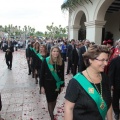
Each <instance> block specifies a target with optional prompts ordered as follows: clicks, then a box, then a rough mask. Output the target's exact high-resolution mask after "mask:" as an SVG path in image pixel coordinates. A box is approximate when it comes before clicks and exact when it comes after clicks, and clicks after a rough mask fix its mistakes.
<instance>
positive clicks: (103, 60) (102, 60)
mask: <svg viewBox="0 0 120 120" xmlns="http://www.w3.org/2000/svg"><path fill="white" fill-rule="evenodd" d="M95 60H98V61H101V62H108V60H105V59H98V58H95Z"/></svg>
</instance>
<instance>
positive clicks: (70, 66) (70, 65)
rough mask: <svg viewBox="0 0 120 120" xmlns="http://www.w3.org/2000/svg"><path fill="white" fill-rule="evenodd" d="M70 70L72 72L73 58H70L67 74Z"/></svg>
mask: <svg viewBox="0 0 120 120" xmlns="http://www.w3.org/2000/svg"><path fill="white" fill-rule="evenodd" d="M70 70H71V73H72V61H71V59H69V58H68V65H67V74H69V73H70Z"/></svg>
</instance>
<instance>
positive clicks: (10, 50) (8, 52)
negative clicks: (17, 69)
mask: <svg viewBox="0 0 120 120" xmlns="http://www.w3.org/2000/svg"><path fill="white" fill-rule="evenodd" d="M5 52H6V53H5V58H6V59H7V60H11V59H12V53H13V52H14V48H13V46H9V47H8V46H7V49H6V51H5Z"/></svg>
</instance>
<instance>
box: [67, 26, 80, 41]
mask: <svg viewBox="0 0 120 120" xmlns="http://www.w3.org/2000/svg"><path fill="white" fill-rule="evenodd" d="M79 29H80V25H77V26H76V25H73V26H70V30H69V39H70V40H71V39H75V40H78V31H79Z"/></svg>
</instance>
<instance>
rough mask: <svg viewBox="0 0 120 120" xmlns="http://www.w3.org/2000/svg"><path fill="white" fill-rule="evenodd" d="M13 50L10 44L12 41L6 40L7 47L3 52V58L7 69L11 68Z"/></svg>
mask: <svg viewBox="0 0 120 120" xmlns="http://www.w3.org/2000/svg"><path fill="white" fill-rule="evenodd" d="M13 52H14V47H13V46H12V42H11V41H8V44H7V49H6V53H5V58H6V64H7V66H8V69H10V70H11V69H12V58H13V54H12V53H13Z"/></svg>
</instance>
